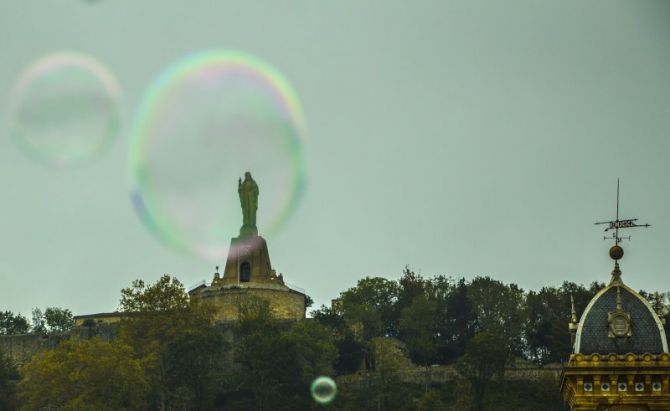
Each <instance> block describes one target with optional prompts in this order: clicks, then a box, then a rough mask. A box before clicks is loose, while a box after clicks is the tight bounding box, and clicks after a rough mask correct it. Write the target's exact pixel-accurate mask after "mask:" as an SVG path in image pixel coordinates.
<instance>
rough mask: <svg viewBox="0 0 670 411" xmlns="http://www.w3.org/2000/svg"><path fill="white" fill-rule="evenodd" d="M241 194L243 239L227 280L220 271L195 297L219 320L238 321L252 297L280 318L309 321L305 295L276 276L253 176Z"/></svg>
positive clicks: (233, 248)
mask: <svg viewBox="0 0 670 411" xmlns="http://www.w3.org/2000/svg"><path fill="white" fill-rule="evenodd" d="M238 193H239V196H240V205H241V207H242V217H243V222H242V227H241V228H240V234H239V236H237V237H234V238H232V239H231V241H230V248H229V250H228V257H227V259H226V265H225V268H224V271H223V277H221V275H220V274H219V273H218V270H217V272H216V273H215V274H214V279H213V280H212V282H211V284H210V285H209V286H207V285H202V286H200V287H197V288H195V289H193V290H191V291H189V294H190V296H191V298H193V299H201V300H203V301H208V302H210V303H212V304H213V305H214V307H216V309H217V313H216V319H217V320H219V321H232V320H236V319H237V318H238V307H239V305H240V304H241V303H243V302H244V301H245V300H248V299H250V298H260V299H264V300H267V301H268V302H269V303H270V308H271V309H272V312H273V315H274V316H275V317H276V318H277V319H283V320H300V319H303V318H305V294H304V293H302V292H300V291H297V290H294V289H292V288H289V287H288V286H286V284H285V283H284V279H283V276H282V275H281V274H279V275H277V274H276V272H275V270H274V269H273V268H272V264H271V263H270V254H269V253H268V246H267V243H266V241H265V239H264V238H263V237H261V236H260V235H258V229H257V227H256V210H257V208H258V196H259V189H258V186H257V185H256V182H255V181H254V180H253V178H252V177H251V173H249V172H247V173H245V177H244V181H243V180H242V179H240V180H239V181H238Z"/></svg>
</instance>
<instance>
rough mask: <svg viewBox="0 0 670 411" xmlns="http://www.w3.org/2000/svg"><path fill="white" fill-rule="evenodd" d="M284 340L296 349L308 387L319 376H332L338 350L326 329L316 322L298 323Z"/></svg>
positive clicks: (304, 380)
mask: <svg viewBox="0 0 670 411" xmlns="http://www.w3.org/2000/svg"><path fill="white" fill-rule="evenodd" d="M282 338H284V339H285V340H286V341H287V342H288V343H289V344H290V345H292V346H293V347H294V350H295V352H296V357H297V358H296V360H297V362H298V365H299V366H300V369H301V375H302V382H303V383H304V384H305V385H306V386H307V385H309V384H310V383H311V382H312V381H313V380H314V379H315V378H316V377H318V376H321V375H332V373H333V362H334V361H335V359H336V357H337V349H336V348H335V344H334V343H333V341H332V336H331V334H330V332H329V331H328V329H327V328H326V327H324V326H323V325H321V324H319V323H318V322H316V321H311V320H303V321H297V322H295V323H293V324H292V325H291V328H289V330H288V331H287V332H286V333H284V334H283V335H282Z"/></svg>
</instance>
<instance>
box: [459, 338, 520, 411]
mask: <svg viewBox="0 0 670 411" xmlns="http://www.w3.org/2000/svg"><path fill="white" fill-rule="evenodd" d="M509 355H510V352H509V349H508V347H507V344H506V341H505V338H501V337H500V336H498V335H496V334H492V333H489V332H480V333H478V334H476V335H475V336H474V337H473V338H472V339H471V340H470V342H468V345H467V347H466V349H465V354H464V355H463V356H462V357H460V358H459V359H458V360H457V361H456V369H457V370H458V372H459V373H460V374H461V375H462V376H463V377H465V378H466V379H467V380H468V381H469V382H470V385H471V387H472V391H473V398H472V399H473V403H474V411H482V410H484V409H485V408H484V404H485V403H486V399H487V393H488V391H489V388H490V386H491V383H492V381H493V379H494V378H495V377H497V378H502V377H503V374H504V371H505V365H506V364H507V361H508V359H509Z"/></svg>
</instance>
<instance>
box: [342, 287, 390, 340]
mask: <svg viewBox="0 0 670 411" xmlns="http://www.w3.org/2000/svg"><path fill="white" fill-rule="evenodd" d="M340 299H341V301H342V312H343V315H344V319H345V320H346V321H347V323H349V324H350V325H351V326H353V327H356V326H360V327H362V329H361V331H360V332H361V336H362V338H363V339H364V340H366V341H367V340H369V339H371V338H373V337H376V336H381V335H387V336H396V335H397V333H398V311H397V306H396V302H397V301H398V284H397V283H396V282H395V281H391V280H387V279H386V278H381V277H365V278H363V279H361V280H358V283H357V284H356V287H353V288H350V289H349V290H347V291H345V292H343V293H342V294H341V295H340Z"/></svg>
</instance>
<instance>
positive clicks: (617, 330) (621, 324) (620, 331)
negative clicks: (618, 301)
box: [612, 314, 630, 337]
mask: <svg viewBox="0 0 670 411" xmlns="http://www.w3.org/2000/svg"><path fill="white" fill-rule="evenodd" d="M629 328H630V325H629V324H628V319H627V318H626V316H625V315H623V314H617V315H615V316H614V318H613V320H612V333H613V334H614V335H616V336H617V337H625V336H626V334H627V333H628V331H629Z"/></svg>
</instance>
